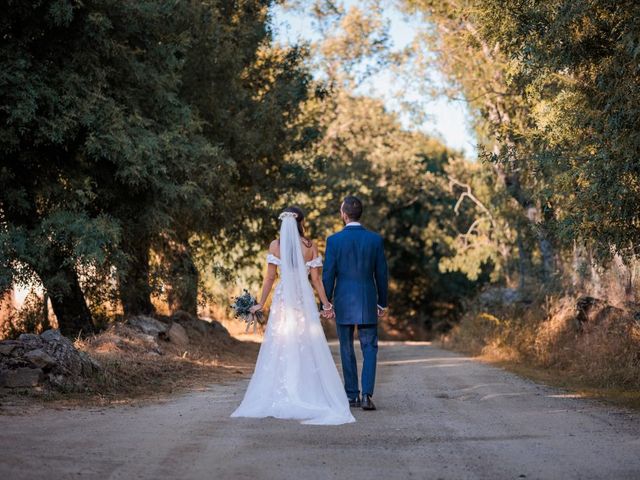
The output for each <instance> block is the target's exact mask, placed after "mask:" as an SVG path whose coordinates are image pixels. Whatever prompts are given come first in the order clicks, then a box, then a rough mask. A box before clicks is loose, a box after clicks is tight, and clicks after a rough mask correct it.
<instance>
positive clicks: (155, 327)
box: [127, 315, 167, 335]
mask: <svg viewBox="0 0 640 480" xmlns="http://www.w3.org/2000/svg"><path fill="white" fill-rule="evenodd" d="M127 323H129V325H131V326H132V327H134V328H136V329H138V330H140V331H141V332H142V333H146V334H147V335H160V334H161V333H166V331H167V326H166V325H165V324H164V323H162V322H161V321H160V320H156V319H155V318H151V317H145V316H144V315H139V316H137V317H131V318H129V320H128V321H127Z"/></svg>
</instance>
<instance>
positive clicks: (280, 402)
mask: <svg viewBox="0 0 640 480" xmlns="http://www.w3.org/2000/svg"><path fill="white" fill-rule="evenodd" d="M279 218H280V220H282V224H281V226H280V239H279V240H274V241H273V242H272V243H271V246H270V247H269V254H268V255H267V267H268V268H267V273H266V275H265V278H264V284H263V287H262V296H261V299H260V303H258V304H257V305H255V306H254V307H253V309H252V310H253V313H255V312H256V311H258V310H261V309H262V308H263V306H264V303H265V302H266V300H267V298H268V296H269V293H270V292H271V288H272V287H273V284H274V282H275V280H276V273H277V270H278V268H279V269H280V282H279V283H278V284H277V286H276V289H275V293H274V295H273V300H272V302H271V311H270V314H269V322H268V324H267V329H266V332H265V335H264V340H263V342H262V346H261V347H260V353H259V354H258V361H257V363H256V367H255V370H254V372H253V376H252V377H251V382H250V383H249V387H248V388H247V391H246V393H245V396H244V399H243V400H242V403H241V404H240V406H239V407H238V408H237V410H236V411H235V412H233V413H232V414H231V416H232V417H253V418H264V417H275V418H289V419H297V420H303V422H302V423H304V424H311V425H340V424H343V423H351V422H355V419H354V418H353V416H352V415H351V412H350V410H349V401H348V400H347V396H346V393H345V391H344V387H343V385H342V381H341V380H340V377H339V376H338V370H337V369H336V365H335V363H334V361H333V357H332V356H331V352H330V350H329V345H328V344H327V339H326V338H325V336H324V331H323V330H322V326H321V324H320V317H319V313H318V309H317V306H316V302H315V297H314V295H313V290H312V289H311V284H310V283H309V273H311V283H312V284H313V286H314V287H315V289H316V291H317V292H318V296H319V297H320V300H321V302H322V305H323V311H324V312H330V313H329V315H330V314H332V306H331V304H330V303H329V301H328V299H327V296H326V294H325V291H324V287H323V286H322V280H321V276H320V268H321V267H322V258H321V257H320V255H318V248H317V247H316V245H314V243H313V242H311V241H310V240H308V239H307V238H305V236H304V227H303V223H302V222H303V220H304V214H303V212H302V210H300V209H299V208H297V207H289V208H287V209H285V211H284V212H282V214H280V217H279Z"/></svg>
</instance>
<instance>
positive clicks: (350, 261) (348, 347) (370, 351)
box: [322, 196, 387, 410]
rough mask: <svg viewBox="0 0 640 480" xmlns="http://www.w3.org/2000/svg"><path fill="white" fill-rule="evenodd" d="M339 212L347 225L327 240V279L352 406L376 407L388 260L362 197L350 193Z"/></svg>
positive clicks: (364, 408)
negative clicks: (366, 218)
mask: <svg viewBox="0 0 640 480" xmlns="http://www.w3.org/2000/svg"><path fill="white" fill-rule="evenodd" d="M340 215H341V216H342V221H343V222H344V224H345V228H344V229H343V230H342V231H340V232H338V233H336V234H334V235H331V236H330V237H329V238H327V250H326V253H325V256H326V259H325V263H324V271H323V273H322V282H323V283H324V289H325V291H326V292H327V297H328V298H329V300H330V301H332V302H333V309H334V313H335V317H336V325H337V329H338V338H339V340H340V358H341V360H342V373H343V375H344V384H345V385H344V388H345V390H346V392H347V397H349V404H350V405H351V406H352V407H360V406H361V407H362V409H363V410H375V409H376V406H375V405H374V404H373V401H372V400H371V396H372V395H373V386H374V383H375V378H376V356H377V354H378V324H377V323H378V317H383V316H384V315H385V313H386V310H387V261H386V259H385V256H384V249H383V241H382V237H381V236H380V235H378V234H377V233H374V232H370V231H369V230H366V229H365V228H364V227H363V226H362V225H360V222H359V220H360V217H361V216H362V202H361V201H360V200H359V199H358V198H356V197H351V196H349V197H346V198H345V199H344V201H343V202H342V206H341V207H340ZM356 325H357V326H358V338H359V339H360V348H361V349H362V356H363V358H364V363H363V365H362V400H360V390H359V389H358V367H357V365H356V355H355V351H354V349H353V334H354V330H355V327H356Z"/></svg>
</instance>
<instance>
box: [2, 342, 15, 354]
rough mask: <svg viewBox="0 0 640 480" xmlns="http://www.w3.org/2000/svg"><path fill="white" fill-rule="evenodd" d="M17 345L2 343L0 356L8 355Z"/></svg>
mask: <svg viewBox="0 0 640 480" xmlns="http://www.w3.org/2000/svg"><path fill="white" fill-rule="evenodd" d="M16 346H17V344H16V343H14V342H11V343H9V342H2V343H0V355H10V354H11V352H13V349H14V348H16Z"/></svg>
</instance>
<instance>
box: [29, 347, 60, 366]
mask: <svg viewBox="0 0 640 480" xmlns="http://www.w3.org/2000/svg"><path fill="white" fill-rule="evenodd" d="M24 358H26V359H27V360H29V362H31V363H32V364H33V365H35V366H36V367H40V368H44V369H47V368H48V367H51V366H53V365H55V364H56V361H55V360H54V359H53V357H51V355H49V354H48V353H47V352H45V351H44V350H42V349H41V348H37V349H36V350H31V351H30V352H27V353H25V354H24Z"/></svg>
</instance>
